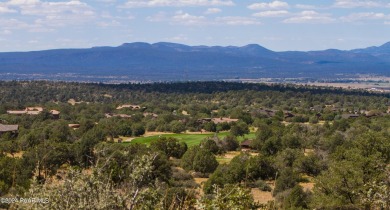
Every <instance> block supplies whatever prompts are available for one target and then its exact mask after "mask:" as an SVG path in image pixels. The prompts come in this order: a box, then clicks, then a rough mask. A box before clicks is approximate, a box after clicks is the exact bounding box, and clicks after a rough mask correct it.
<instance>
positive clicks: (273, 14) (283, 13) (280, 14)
mask: <svg viewBox="0 0 390 210" xmlns="http://www.w3.org/2000/svg"><path fill="white" fill-rule="evenodd" d="M288 14H290V13H289V12H288V11H287V10H270V11H264V12H258V13H255V14H253V15H252V16H254V17H285V16H286V15H288Z"/></svg>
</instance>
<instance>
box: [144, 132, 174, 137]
mask: <svg viewBox="0 0 390 210" xmlns="http://www.w3.org/2000/svg"><path fill="white" fill-rule="evenodd" d="M165 134H174V133H169V132H156V131H147V132H145V134H144V135H143V137H149V136H157V135H165Z"/></svg>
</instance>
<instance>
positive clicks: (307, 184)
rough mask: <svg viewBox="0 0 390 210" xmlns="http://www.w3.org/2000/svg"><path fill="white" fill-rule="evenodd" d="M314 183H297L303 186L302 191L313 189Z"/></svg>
mask: <svg viewBox="0 0 390 210" xmlns="http://www.w3.org/2000/svg"><path fill="white" fill-rule="evenodd" d="M314 184H315V183H314V182H307V183H299V185H301V187H303V190H304V191H313V188H314Z"/></svg>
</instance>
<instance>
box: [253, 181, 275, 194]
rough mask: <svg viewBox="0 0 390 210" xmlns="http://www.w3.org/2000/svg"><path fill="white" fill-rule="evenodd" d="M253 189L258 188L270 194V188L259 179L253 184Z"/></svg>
mask: <svg viewBox="0 0 390 210" xmlns="http://www.w3.org/2000/svg"><path fill="white" fill-rule="evenodd" d="M253 187H256V188H259V190H261V191H266V192H271V191H272V188H271V187H270V186H269V185H268V184H267V183H266V182H265V181H263V180H261V179H259V180H256V181H255V182H254V183H253Z"/></svg>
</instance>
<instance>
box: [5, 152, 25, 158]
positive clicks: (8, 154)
mask: <svg viewBox="0 0 390 210" xmlns="http://www.w3.org/2000/svg"><path fill="white" fill-rule="evenodd" d="M23 153H24V152H23V151H20V152H16V153H14V154H13V155H12V154H11V153H5V155H6V156H7V157H11V158H22V156H23Z"/></svg>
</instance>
